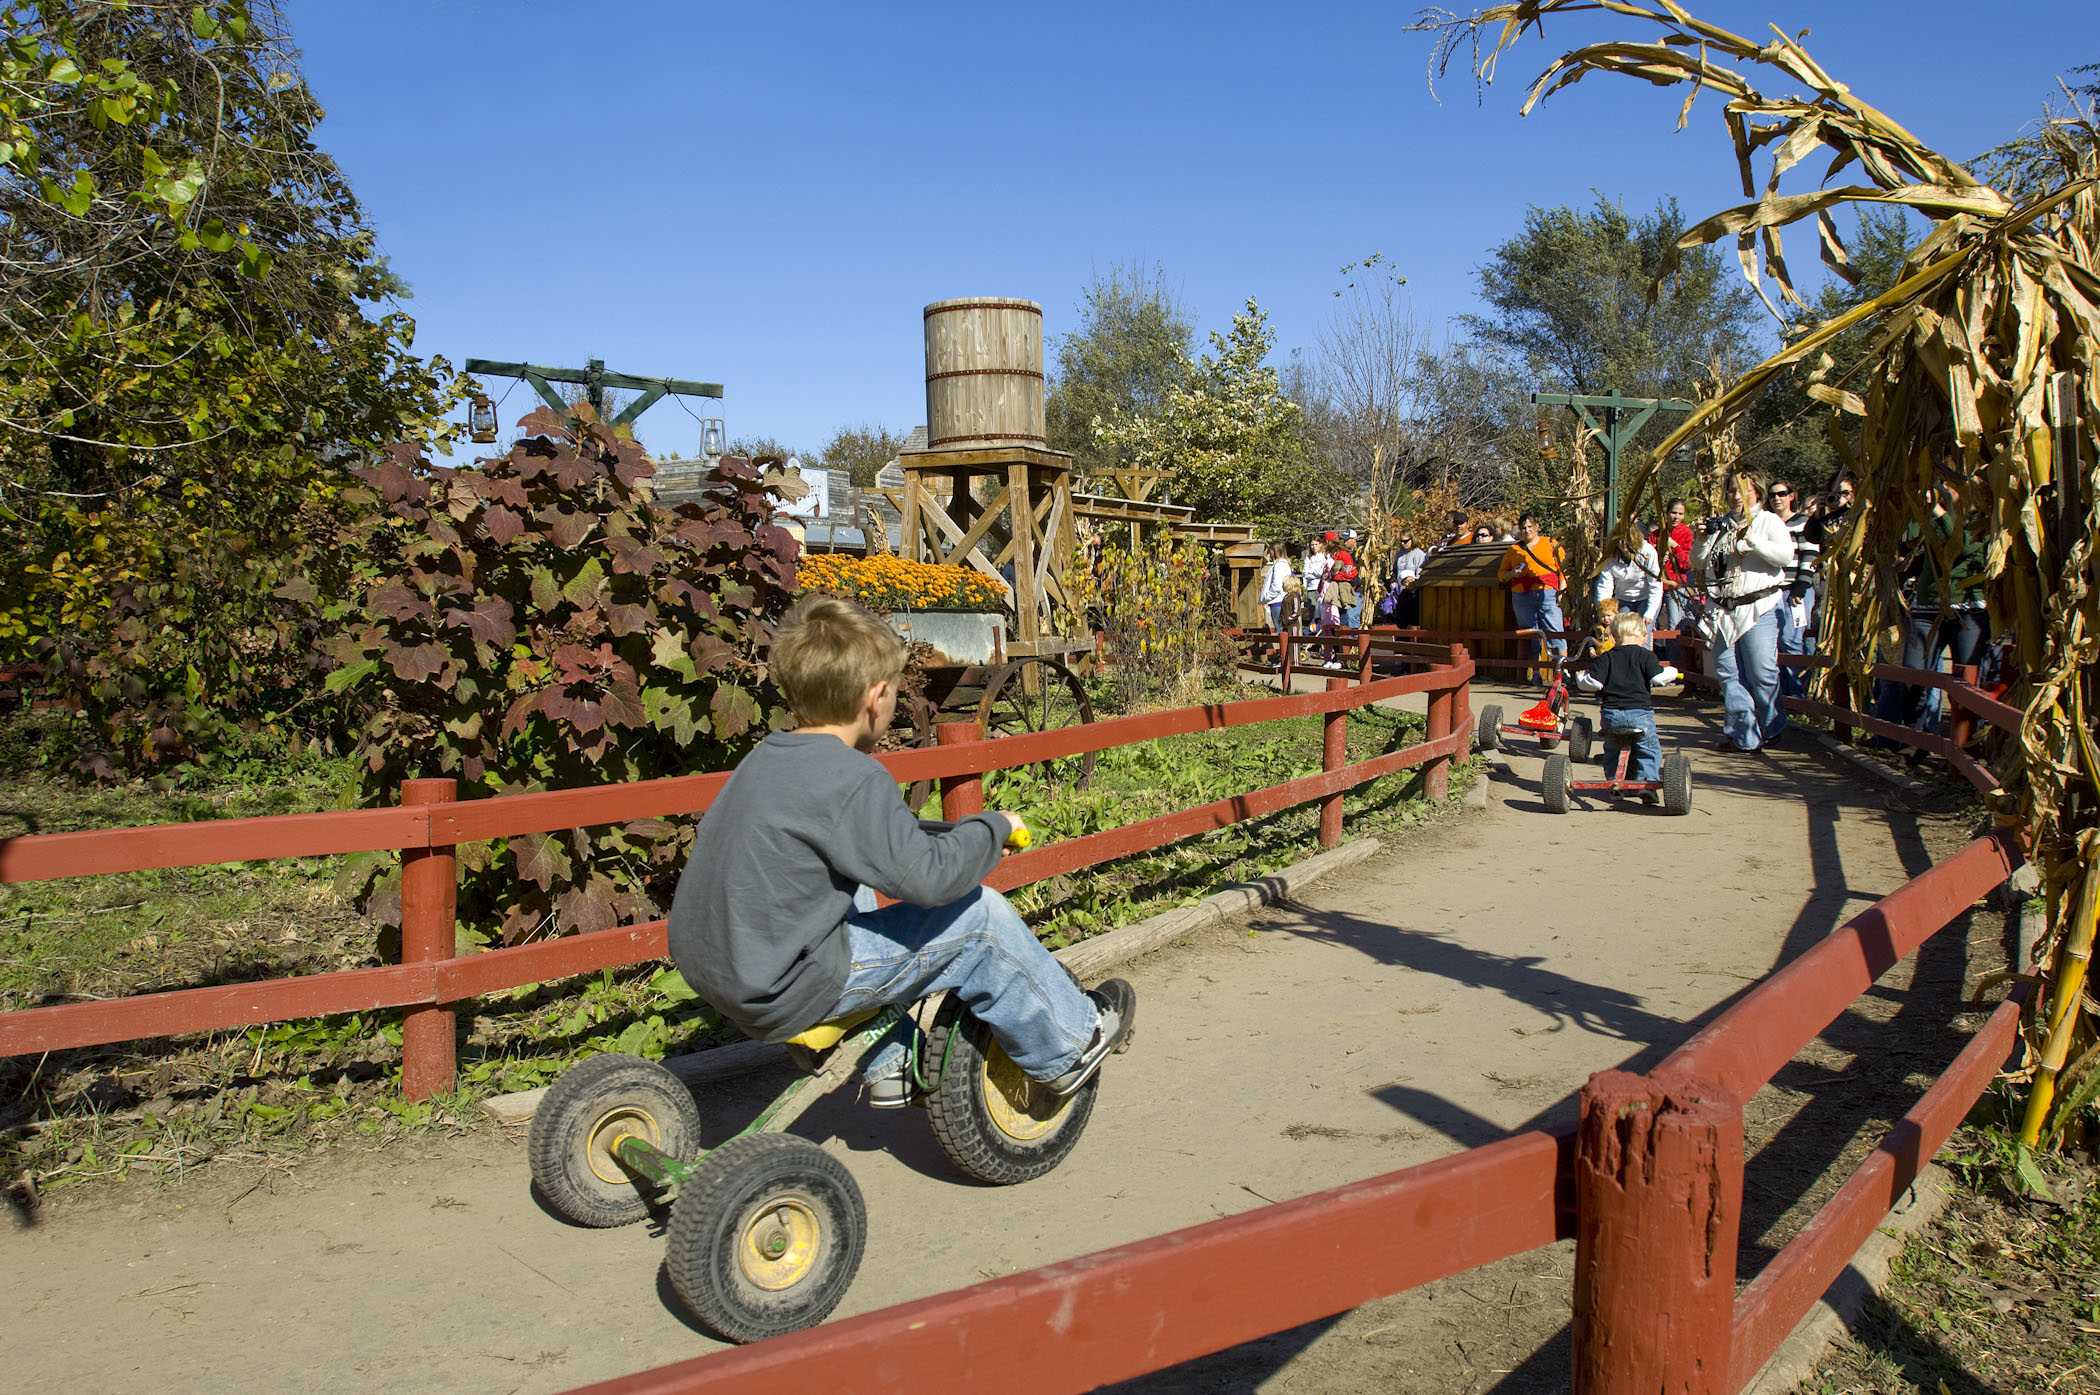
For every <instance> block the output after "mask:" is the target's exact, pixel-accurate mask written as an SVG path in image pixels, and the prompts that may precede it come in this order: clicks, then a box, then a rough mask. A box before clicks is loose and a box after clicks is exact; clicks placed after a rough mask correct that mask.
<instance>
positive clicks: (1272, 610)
mask: <svg viewBox="0 0 2100 1395" xmlns="http://www.w3.org/2000/svg"><path fill="white" fill-rule="evenodd" d="M1269 629H1270V630H1271V631H1272V632H1273V633H1276V634H1282V633H1283V602H1282V601H1270V602H1269Z"/></svg>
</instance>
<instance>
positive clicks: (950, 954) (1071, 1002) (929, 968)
mask: <svg viewBox="0 0 2100 1395" xmlns="http://www.w3.org/2000/svg"><path fill="white" fill-rule="evenodd" d="M846 936H847V939H848V942H849V943H850V945H851V949H852V955H853V964H852V967H851V968H849V969H848V970H847V971H846V991H845V992H844V993H842V994H840V995H839V1001H838V1006H837V1007H834V1008H833V1009H832V1010H831V1011H830V1012H829V1013H828V1014H826V1015H827V1016H830V1017H843V1016H845V1015H846V1014H847V1013H849V1012H859V1011H861V1010H862V1009H864V1008H872V1007H883V1006H886V1005H888V1004H890V1003H915V1002H917V1001H918V1000H919V999H921V998H924V997H926V996H927V995H928V994H931V993H937V992H939V991H941V990H942V989H947V990H949V991H951V992H953V993H954V994H955V995H956V996H957V997H959V998H961V999H962V1000H963V1004H964V1006H966V1007H968V1008H969V1009H970V1011H971V1012H973V1013H975V1014H976V1015H977V1018H978V1020H979V1021H981V1022H983V1023H984V1024H985V1025H986V1026H987V1027H990V1028H991V1029H992V1035H993V1036H995V1037H997V1038H998V1039H999V1044H1000V1045H1001V1046H1003V1047H1005V1048H1006V1054H1007V1055H1008V1056H1009V1057H1011V1058H1012V1059H1013V1063H1014V1064H1015V1065H1017V1066H1019V1067H1020V1068H1021V1069H1022V1071H1023V1072H1024V1073H1026V1074H1027V1075H1030V1076H1032V1077H1034V1078H1035V1079H1037V1080H1050V1079H1053V1078H1055V1077H1056V1076H1058V1075H1060V1074H1062V1073H1063V1072H1064V1071H1065V1070H1067V1069H1069V1068H1070V1066H1071V1065H1072V1063H1073V1062H1074V1061H1076V1060H1078V1059H1079V1053H1080V1052H1082V1051H1084V1050H1086V1048H1087V1045H1088V1044H1089V1043H1090V1042H1092V1041H1093V1039H1094V1026H1095V1024H1096V1023H1097V1022H1098V1021H1099V1020H1100V1012H1099V1010H1098V1009H1097V1008H1096V1007H1095V1006H1094V1003H1093V1000H1092V999H1091V998H1089V997H1087V996H1086V994H1084V993H1082V992H1080V991H1079V985H1078V984H1076V983H1074V982H1073V981H1072V976H1071V975H1070V974H1068V973H1066V972H1065V969H1064V966H1063V965H1062V964H1059V963H1058V962H1057V961H1056V960H1055V959H1053V958H1051V957H1050V951H1049V950H1047V949H1044V948H1043V945H1042V941H1040V940H1038V939H1036V937H1035V932H1034V931H1033V930H1030V929H1029V928H1028V926H1027V924H1026V923H1025V922H1024V921H1023V920H1022V919H1021V917H1020V915H1019V914H1018V913H1017V912H1015V910H1014V908H1013V907H1012V906H1010V905H1008V904H1007V901H1006V898H1005V897H1004V896H1001V895H1000V894H999V893H998V892H996V891H993V890H992V889H991V888H990V887H984V886H981V887H979V888H977V890H976V891H974V892H972V893H971V894H970V895H968V896H965V897H963V898H962V899H961V900H958V901H950V902H949V903H948V904H947V905H945V906H934V907H930V908H929V907H926V906H913V905H910V904H907V903H905V902H902V901H900V902H898V903H897V904H896V905H894V906H885V907H883V908H882V909H880V910H877V909H876V907H875V893H874V892H872V891H870V890H869V889H868V888H867V887H862V888H861V889H860V890H859V891H858V892H856V893H855V894H854V897H853V909H852V910H851V911H850V912H848V913H847V916H846ZM910 1030H911V1028H910V1026H909V1024H907V1023H899V1024H898V1029H897V1030H896V1031H894V1032H892V1033H891V1034H890V1036H889V1037H887V1038H885V1039H884V1040H883V1042H881V1043H880V1044H879V1045H878V1046H877V1047H876V1048H875V1050H873V1051H871V1052H869V1053H868V1059H867V1062H866V1064H865V1065H864V1066H863V1067H862V1072H861V1073H862V1075H863V1076H865V1077H866V1078H867V1079H869V1080H880V1079H882V1078H883V1077H884V1076H887V1075H893V1074H895V1073H896V1071H897V1069H898V1068H899V1066H900V1065H901V1064H902V1055H903V1052H904V1040H905V1036H906V1034H907V1033H909V1031H910Z"/></svg>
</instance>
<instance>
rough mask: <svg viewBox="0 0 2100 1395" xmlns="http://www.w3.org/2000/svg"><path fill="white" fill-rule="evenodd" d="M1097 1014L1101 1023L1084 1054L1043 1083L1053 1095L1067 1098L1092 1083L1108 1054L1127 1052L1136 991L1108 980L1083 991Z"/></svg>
mask: <svg viewBox="0 0 2100 1395" xmlns="http://www.w3.org/2000/svg"><path fill="white" fill-rule="evenodd" d="M1087 996H1088V997H1089V998H1092V999H1093V1000H1094V1006H1095V1007H1096V1008H1097V1009H1099V1010H1100V1013H1101V1020H1100V1021H1099V1022H1097V1023H1096V1024H1095V1025H1094V1039H1093V1040H1092V1041H1090V1042H1088V1043H1087V1047H1086V1050H1084V1051H1082V1052H1080V1053H1079V1059H1078V1060H1076V1061H1074V1062H1073V1063H1072V1066H1071V1068H1070V1069H1069V1070H1067V1071H1066V1072H1065V1073H1064V1074H1063V1075H1060V1076H1057V1077H1055V1078H1054V1079H1051V1080H1046V1081H1044V1082H1043V1084H1045V1085H1047V1086H1049V1087H1050V1093H1051V1094H1053V1095H1059V1096H1063V1095H1069V1094H1071V1093H1072V1092H1073V1091H1074V1090H1077V1089H1078V1088H1079V1087H1080V1086H1082V1085H1084V1084H1086V1083H1087V1081H1089V1080H1091V1079H1093V1077H1094V1072H1095V1071H1097V1070H1099V1069H1101V1063H1102V1062H1103V1061H1105V1060H1107V1059H1108V1057H1109V1056H1110V1054H1111V1053H1115V1054H1120V1053H1122V1052H1124V1051H1128V1050H1129V1049H1130V1037H1131V1033H1132V1032H1133V1031H1134V1030H1135V1029H1136V1027H1137V990H1136V989H1135V988H1132V987H1131V986H1130V985H1129V984H1128V983H1125V982H1124V981H1123V980H1122V979H1119V978H1112V979H1109V980H1107V981H1106V982H1104V983H1103V984H1102V985H1101V986H1100V987H1098V988H1091V989H1088V990H1087Z"/></svg>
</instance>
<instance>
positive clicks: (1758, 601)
mask: <svg viewBox="0 0 2100 1395" xmlns="http://www.w3.org/2000/svg"><path fill="white" fill-rule="evenodd" d="M1728 496H1729V497H1730V498H1731V499H1733V500H1734V501H1735V508H1734V509H1733V510H1732V511H1730V512H1728V513H1725V514H1718V515H1716V516H1714V517H1712V518H1709V519H1707V520H1706V532H1707V537H1706V541H1705V543H1704V544H1703V545H1702V546H1701V548H1700V552H1699V560H1700V564H1701V568H1702V570H1703V572H1704V574H1705V578H1706V590H1707V593H1708V594H1709V595H1710V596H1712V597H1713V600H1714V604H1713V606H1712V608H1711V609H1710V610H1709V611H1708V612H1707V616H1706V618H1705V620H1704V621H1702V622H1701V628H1703V629H1704V630H1705V631H1706V637H1707V640H1708V642H1709V643H1711V644H1712V645H1713V650H1714V676H1715V677H1716V678H1718V679H1719V680H1720V683H1721V703H1722V707H1723V708H1724V710H1725V713H1726V715H1725V716H1724V717H1723V718H1722V722H1721V740H1720V742H1719V744H1718V745H1717V747H1716V749H1717V750H1720V751H1723V752H1727V753H1731V754H1736V753H1741V752H1746V751H1755V750H1757V749H1758V748H1759V747H1761V746H1764V745H1765V744H1767V743H1768V742H1772V741H1776V740H1778V739H1779V734H1780V733H1781V732H1782V731H1784V730H1786V710H1785V709H1784V708H1782V707H1781V706H1780V705H1779V606H1780V601H1781V599H1782V598H1783V597H1784V595H1785V593H1786V587H1787V581H1788V579H1789V572H1790V571H1791V569H1792V567H1793V565H1794V538H1793V534H1791V533H1789V532H1788V531H1787V527H1786V524H1785V523H1783V522H1781V521H1780V519H1779V518H1778V516H1777V515H1775V514H1773V513H1772V512H1770V511H1769V510H1767V509H1766V508H1765V507H1764V504H1763V499H1764V481H1763V480H1761V479H1760V478H1758V476H1757V473H1756V472H1755V471H1752V470H1740V469H1739V470H1731V471H1729V473H1728Z"/></svg>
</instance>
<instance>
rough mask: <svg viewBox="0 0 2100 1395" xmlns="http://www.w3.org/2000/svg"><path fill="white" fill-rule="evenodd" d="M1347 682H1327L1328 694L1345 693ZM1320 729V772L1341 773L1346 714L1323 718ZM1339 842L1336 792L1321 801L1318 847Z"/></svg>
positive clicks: (1345, 756) (1338, 797) (1345, 754)
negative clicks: (1336, 771)
mask: <svg viewBox="0 0 2100 1395" xmlns="http://www.w3.org/2000/svg"><path fill="white" fill-rule="evenodd" d="M1348 686H1349V680H1348V679H1346V678H1330V679H1328V680H1327V691H1328V692H1330V693H1339V692H1342V691H1344V690H1346V689H1347V688H1348ZM1320 720H1321V722H1322V723H1323V725H1322V727H1321V729H1320V769H1322V770H1340V769H1341V768H1342V767H1343V766H1345V765H1347V764H1348V763H1349V714H1348V712H1347V711H1339V712H1329V713H1327V714H1326V715H1325V716H1324V717H1322V718H1321V719H1320ZM1341 841H1342V792H1341V791H1340V790H1336V791H1335V792H1334V793H1333V794H1330V795H1328V796H1327V797H1326V798H1324V799H1322V800H1321V801H1320V846H1321V847H1323V848H1331V847H1333V846H1334V845H1335V844H1336V843H1339V842H1341Z"/></svg>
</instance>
